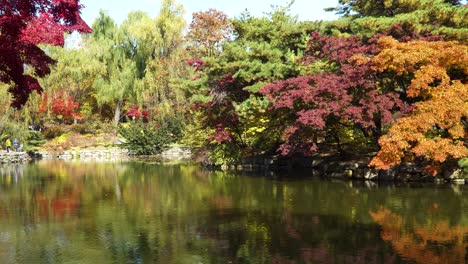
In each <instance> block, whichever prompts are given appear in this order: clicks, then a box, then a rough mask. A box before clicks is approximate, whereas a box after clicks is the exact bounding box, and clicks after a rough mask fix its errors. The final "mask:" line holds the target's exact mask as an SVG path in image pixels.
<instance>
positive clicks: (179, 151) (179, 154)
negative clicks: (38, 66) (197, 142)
mask: <svg viewBox="0 0 468 264" xmlns="http://www.w3.org/2000/svg"><path fill="white" fill-rule="evenodd" d="M130 156H132V155H130V153H129V151H128V150H126V149H119V148H115V149H94V150H90V149H83V150H69V151H62V152H36V153H33V154H32V155H31V156H30V155H28V153H26V152H10V153H6V152H3V153H0V163H18V162H26V161H28V160H30V159H31V158H33V159H61V160H78V159H79V160H90V161H113V160H127V159H128V158H129V157H130ZM191 156H192V152H191V150H190V149H188V148H183V147H173V148H170V149H168V150H166V151H164V152H162V153H161V154H160V155H156V156H155V157H157V158H159V159H162V160H170V161H172V160H187V159H190V158H191Z"/></svg>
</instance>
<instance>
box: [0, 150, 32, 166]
mask: <svg viewBox="0 0 468 264" xmlns="http://www.w3.org/2000/svg"><path fill="white" fill-rule="evenodd" d="M30 159H31V158H30V157H29V155H28V153H26V152H14V151H11V152H6V151H2V152H0V163H23V162H27V161H28V160H30Z"/></svg>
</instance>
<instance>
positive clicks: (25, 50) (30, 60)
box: [0, 0, 90, 107]
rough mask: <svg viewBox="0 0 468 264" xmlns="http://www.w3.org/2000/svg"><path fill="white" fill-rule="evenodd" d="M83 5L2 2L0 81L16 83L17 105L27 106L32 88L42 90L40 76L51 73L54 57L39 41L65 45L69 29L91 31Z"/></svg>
mask: <svg viewBox="0 0 468 264" xmlns="http://www.w3.org/2000/svg"><path fill="white" fill-rule="evenodd" d="M82 7H83V6H82V5H81V4H80V2H79V0H71V1H69V0H67V1H65V0H54V1H52V0H32V1H2V4H1V5H0V32H1V34H0V81H1V82H4V83H8V84H9V83H12V84H13V85H12V86H11V87H10V88H9V91H10V93H11V94H12V95H13V102H12V105H13V106H15V107H21V106H22V105H24V103H25V102H26V101H27V99H28V97H29V95H30V94H31V92H32V91H37V92H41V91H42V88H41V86H40V85H39V83H38V81H37V80H36V77H44V76H46V75H47V74H49V73H50V68H49V64H51V63H53V60H52V59H51V58H50V57H49V56H48V55H47V54H46V53H45V52H44V51H43V50H41V49H40V48H39V47H38V45H39V44H50V45H63V44H64V35H63V34H64V33H66V32H67V33H70V32H72V31H79V32H90V28H89V27H88V26H87V25H86V23H85V22H84V21H83V20H82V19H81V17H80V9H81V8H82ZM27 69H31V70H32V71H33V73H32V74H27V73H25V70H27Z"/></svg>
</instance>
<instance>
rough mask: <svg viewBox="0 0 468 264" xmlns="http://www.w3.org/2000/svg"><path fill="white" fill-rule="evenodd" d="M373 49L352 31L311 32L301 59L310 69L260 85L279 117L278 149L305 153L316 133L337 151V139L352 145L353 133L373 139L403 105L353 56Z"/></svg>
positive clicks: (314, 143)
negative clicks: (345, 33)
mask: <svg viewBox="0 0 468 264" xmlns="http://www.w3.org/2000/svg"><path fill="white" fill-rule="evenodd" d="M375 52H376V47H375V45H374V44H373V43H366V42H365V41H364V40H361V39H359V38H358V37H328V36H322V35H320V34H319V33H313V34H312V36H311V38H310V40H309V44H308V47H307V49H306V51H305V54H304V57H303V58H301V61H302V62H303V63H304V66H305V67H311V70H313V69H314V67H315V71H312V72H310V73H308V74H305V75H300V76H297V77H293V78H289V79H286V80H281V81H277V82H273V83H271V84H268V85H266V86H265V87H264V88H262V93H263V94H265V95H266V96H267V97H268V99H269V100H270V101H271V102H272V104H273V106H272V109H271V111H273V112H274V113H277V115H278V116H280V118H281V119H282V124H283V132H282V144H281V147H280V151H281V153H282V154H283V155H288V154H294V153H297V152H299V153H303V154H306V155H309V154H311V153H312V152H314V151H316V150H317V148H318V146H317V143H318V138H322V139H325V140H326V141H325V142H324V143H326V142H327V141H328V143H334V144H336V146H337V148H338V150H340V151H342V146H341V145H342V143H352V144H354V146H355V147H354V151H357V149H356V144H357V143H356V141H354V142H353V139H356V138H365V139H366V140H370V142H375V143H376V141H377V139H378V138H379V137H380V136H381V135H382V133H383V129H384V126H385V125H386V124H390V123H392V122H393V121H394V114H395V113H398V112H400V111H402V110H403V111H404V110H405V108H406V106H405V104H404V103H403V102H402V101H401V99H400V98H399V95H398V93H395V92H393V91H388V90H385V89H381V87H380V86H379V83H382V81H380V80H379V76H377V75H375V74H374V71H373V69H372V68H371V64H370V63H369V62H366V63H356V61H355V59H353V57H354V55H355V54H356V53H362V54H366V55H365V56H367V57H372V56H373V55H374V53H375ZM317 66H319V68H317ZM346 141H348V142H346ZM349 141H350V142H349Z"/></svg>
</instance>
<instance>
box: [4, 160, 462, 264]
mask: <svg viewBox="0 0 468 264" xmlns="http://www.w3.org/2000/svg"><path fill="white" fill-rule="evenodd" d="M15 166H16V167H15ZM15 166H10V167H8V166H3V167H0V173H1V178H0V223H1V225H0V259H1V260H2V263H64V262H73V261H74V262H79V263H93V262H95V263H362V262H365V263H405V262H410V263H414V262H417V263H431V261H432V262H436V261H438V260H441V261H442V260H450V261H454V262H453V263H460V261H461V262H463V260H464V259H465V258H466V252H465V248H466V246H467V245H466V241H467V239H466V237H467V231H466V229H467V227H468V222H467V220H468V218H467V216H468V210H467V199H466V197H465V195H464V194H465V191H466V189H465V187H464V186H460V187H456V188H455V189H452V188H451V187H450V186H447V187H435V186H428V187H424V186H417V188H409V187H397V186H392V185H390V186H377V185H373V184H370V185H369V184H367V185H366V184H365V183H356V182H330V181H320V180H314V179H307V180H299V179H295V180H287V181H286V180H273V179H272V178H269V177H246V176H242V175H236V174H227V173H223V172H212V171H205V170H201V169H200V168H198V167H196V166H192V165H188V164H172V165H158V164H142V163H135V162H133V163H132V162H128V163H126V162H115V163H102V162H101V163H90V162H81V163H80V162H63V161H44V162H39V163H35V164H30V165H15ZM434 230H435V231H434Z"/></svg>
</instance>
